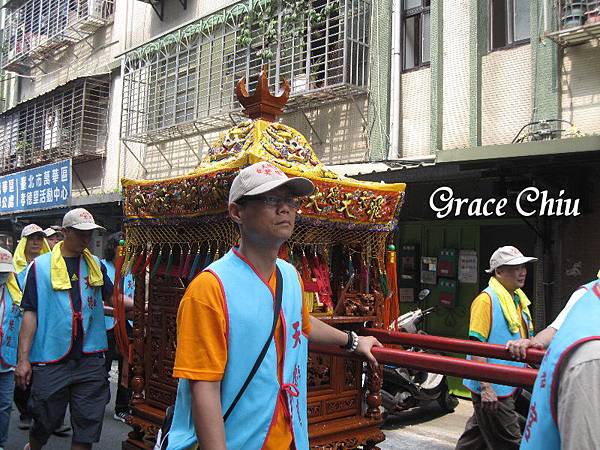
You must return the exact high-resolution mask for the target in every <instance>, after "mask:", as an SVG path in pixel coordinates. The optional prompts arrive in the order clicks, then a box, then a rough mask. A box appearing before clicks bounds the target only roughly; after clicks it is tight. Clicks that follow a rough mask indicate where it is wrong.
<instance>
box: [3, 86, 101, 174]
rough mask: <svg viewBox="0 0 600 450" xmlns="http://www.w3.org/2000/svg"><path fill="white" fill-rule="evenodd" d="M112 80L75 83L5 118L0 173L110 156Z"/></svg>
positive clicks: (17, 108) (27, 104) (7, 113)
mask: <svg viewBox="0 0 600 450" xmlns="http://www.w3.org/2000/svg"><path fill="white" fill-rule="evenodd" d="M109 89H110V79H109V76H108V75H105V76H97V77H87V78H81V79H78V80H74V81H72V82H70V83H68V84H66V85H64V86H62V87H59V88H57V89H55V90H54V91H52V92H50V93H48V94H44V95H42V96H40V97H36V98H34V99H32V100H29V101H27V102H24V103H21V104H19V105H17V106H16V107H14V108H12V109H10V110H8V111H6V112H5V113H4V114H1V115H0V173H6V172H12V171H15V170H19V169H22V168H25V167H29V166H36V165H39V164H43V163H46V162H51V161H56V160H59V159H65V158H71V159H73V160H74V161H84V160H89V159H95V158H99V157H102V156H104V155H105V154H106V137H107V121H108V96H109Z"/></svg>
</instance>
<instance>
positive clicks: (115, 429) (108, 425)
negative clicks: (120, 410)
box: [4, 362, 131, 450]
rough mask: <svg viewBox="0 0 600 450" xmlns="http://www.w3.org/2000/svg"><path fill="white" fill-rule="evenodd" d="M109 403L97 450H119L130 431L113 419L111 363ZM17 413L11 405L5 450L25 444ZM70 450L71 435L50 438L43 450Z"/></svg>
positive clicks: (114, 373)
mask: <svg viewBox="0 0 600 450" xmlns="http://www.w3.org/2000/svg"><path fill="white" fill-rule="evenodd" d="M110 392H111V397H110V403H109V404H108V406H107V407H106V411H105V412H104V424H103V425H102V436H101V438H100V442H99V443H98V444H96V445H94V449H97V450H120V449H121V443H122V442H123V441H124V440H125V439H126V438H127V433H129V432H130V431H131V427H128V426H127V425H125V424H124V423H123V422H119V421H117V420H115V419H113V414H114V410H115V397H116V393H117V363H116V362H113V368H112V370H111V372H110ZM65 422H66V423H70V422H69V412H68V411H67V416H66V417H65ZM18 424H19V412H18V411H17V408H16V407H15V406H14V405H13V410H12V415H11V418H10V428H9V430H8V441H7V442H6V445H5V446H4V448H5V450H22V448H23V446H24V445H25V444H26V443H27V440H28V436H29V431H27V430H19V428H18ZM46 449H47V450H70V449H71V433H69V435H68V436H64V437H58V436H52V437H51V438H50V440H49V441H48V444H47V445H46V446H45V447H44V450H46Z"/></svg>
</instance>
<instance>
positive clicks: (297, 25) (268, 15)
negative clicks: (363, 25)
mask: <svg viewBox="0 0 600 450" xmlns="http://www.w3.org/2000/svg"><path fill="white" fill-rule="evenodd" d="M339 7H340V3H339V0H333V1H331V2H329V3H328V4H327V5H325V6H324V7H322V8H319V9H316V8H315V7H314V0H294V1H290V2H285V6H284V7H283V9H282V10H281V13H280V14H281V31H280V32H278V29H279V12H278V2H277V0H267V1H266V2H265V3H264V6H263V7H262V8H261V9H260V10H258V9H257V8H253V9H251V10H250V11H249V12H248V14H247V15H246V17H245V19H244V21H243V23H242V25H241V27H240V29H239V30H238V34H237V41H238V44H239V45H240V46H242V47H248V46H250V45H252V36H253V31H254V33H257V34H258V35H259V36H262V45H261V48H260V49H259V50H258V51H257V52H256V56H257V57H259V58H261V59H262V60H263V61H271V60H272V59H273V57H274V56H275V55H274V53H273V50H272V48H273V46H274V45H276V44H277V42H281V41H284V40H285V39H286V38H290V37H293V38H295V37H298V36H301V35H304V34H305V33H306V29H307V21H309V22H310V23H311V24H316V23H321V22H323V21H325V20H326V19H327V17H328V16H329V15H330V14H331V13H332V12H334V11H335V10H336V9H338V8H339Z"/></svg>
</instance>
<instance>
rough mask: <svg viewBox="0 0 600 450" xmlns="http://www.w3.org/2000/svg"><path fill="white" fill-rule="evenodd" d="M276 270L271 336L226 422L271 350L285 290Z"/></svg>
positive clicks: (228, 410) (229, 411) (234, 401)
mask: <svg viewBox="0 0 600 450" xmlns="http://www.w3.org/2000/svg"><path fill="white" fill-rule="evenodd" d="M275 272H276V280H277V284H276V285H275V305H274V309H273V326H272V327H271V334H269V338H268V339H267V342H265V345H263V348H262V350H261V351H260V354H259V355H258V358H256V362H255V363H254V366H253V367H252V370H251V371H250V373H249V374H248V378H246V381H245V382H244V384H243V385H242V388H241V389H240V392H238V394H237V396H236V397H235V399H234V400H233V402H232V403H231V406H229V409H227V412H226V413H225V415H224V416H223V421H224V422H225V421H227V418H228V417H229V415H230V414H231V412H232V411H233V408H235V405H236V404H237V402H238V401H239V400H240V398H241V397H242V395H243V394H244V391H245V390H246V388H247V387H248V385H249V384H250V382H251V381H252V378H254V375H255V374H256V372H257V370H258V368H259V367H260V365H261V364H262V362H263V359H265V355H266V354H267V350H269V346H270V345H271V340H272V339H273V334H274V333H275V327H276V326H277V320H278V319H279V312H280V311H281V296H282V290H283V277H282V276H281V271H280V270H279V267H277V265H275Z"/></svg>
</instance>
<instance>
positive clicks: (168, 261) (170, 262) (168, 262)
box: [164, 247, 173, 276]
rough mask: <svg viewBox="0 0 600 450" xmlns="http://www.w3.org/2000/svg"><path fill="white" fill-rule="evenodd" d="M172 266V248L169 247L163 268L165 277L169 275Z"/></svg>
mask: <svg viewBox="0 0 600 450" xmlns="http://www.w3.org/2000/svg"><path fill="white" fill-rule="evenodd" d="M172 266H173V247H169V256H168V257H167V267H166V268H165V272H164V273H165V275H167V276H168V275H169V272H170V271H171V267H172Z"/></svg>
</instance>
